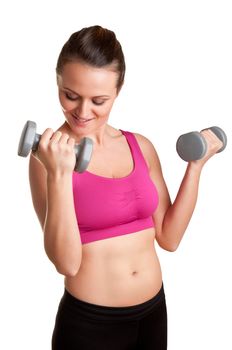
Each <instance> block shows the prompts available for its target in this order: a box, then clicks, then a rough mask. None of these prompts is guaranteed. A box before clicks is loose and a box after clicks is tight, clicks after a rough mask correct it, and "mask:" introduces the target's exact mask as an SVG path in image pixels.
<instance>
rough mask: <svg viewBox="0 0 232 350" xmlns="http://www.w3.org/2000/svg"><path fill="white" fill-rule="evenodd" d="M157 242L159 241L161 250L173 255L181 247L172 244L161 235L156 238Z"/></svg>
mask: <svg viewBox="0 0 232 350" xmlns="http://www.w3.org/2000/svg"><path fill="white" fill-rule="evenodd" d="M156 241H157V243H158V245H159V247H160V248H162V249H164V250H166V251H167V252H171V253H174V252H175V251H176V250H177V248H178V246H179V244H178V243H177V242H170V241H168V240H167V239H164V237H163V236H162V235H159V236H158V237H156Z"/></svg>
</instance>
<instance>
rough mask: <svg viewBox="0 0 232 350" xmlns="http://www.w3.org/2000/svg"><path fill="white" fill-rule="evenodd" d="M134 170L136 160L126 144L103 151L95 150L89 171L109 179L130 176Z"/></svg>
mask: <svg viewBox="0 0 232 350" xmlns="http://www.w3.org/2000/svg"><path fill="white" fill-rule="evenodd" d="M133 169H134V160H133V157H132V154H131V151H130V149H129V146H128V145H126V144H123V145H120V146H119V147H118V146H117V147H111V148H110V149H107V150H104V152H102V151H98V150H94V151H93V154H92V157H91V161H90V163H89V166H88V169H87V171H88V172H89V173H92V174H95V175H98V176H103V177H107V178H122V177H125V176H128V175H129V174H130V173H131V172H132V171H133Z"/></svg>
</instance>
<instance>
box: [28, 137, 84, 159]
mask: <svg viewBox="0 0 232 350" xmlns="http://www.w3.org/2000/svg"><path fill="white" fill-rule="evenodd" d="M40 139H41V135H40V134H35V139H34V142H33V145H32V148H31V150H32V151H36V150H37V148H38V145H39V142H40ZM83 140H85V138H83V139H82V141H81V143H80V144H78V145H77V144H75V146H74V152H75V155H76V157H78V155H79V153H80V149H81V146H80V145H82V143H83Z"/></svg>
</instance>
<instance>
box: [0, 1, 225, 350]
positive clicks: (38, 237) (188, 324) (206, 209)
mask: <svg viewBox="0 0 232 350" xmlns="http://www.w3.org/2000/svg"><path fill="white" fill-rule="evenodd" d="M231 18H232V9H231V2H230V1H229V0H228V1H225V0H217V1H216V0H215V1H214V0H194V1H186V0H182V1H181V0H178V1H173V0H169V1H167V0H166V1H165V0H162V1H161V0H160V1H147V0H143V1H139V2H138V1H126V0H124V1H122V2H120V1H114V2H113V1H109V0H107V1H103V0H98V1H84V0H83V1H77V0H76V1H68V0H66V1H56V2H53V1H50V2H49V1H41V0H40V1H38V2H35V1H29V0H28V1H26V0H22V1H10V0H9V1H7V2H5V4H4V2H1V8H0V24H1V28H0V29H1V30H0V35H1V38H0V39H1V41H0V45H1V55H0V60H1V65H0V69H1V84H0V89H1V91H0V96H1V105H2V107H1V137H0V142H1V147H0V152H1V202H2V206H1V214H2V215H1V245H0V247H1V254H0V258H1V261H0V267H1V297H0V303H1V304H0V321H1V325H0V330H1V339H0V342H1V343H0V348H1V349H4V350H8V349H24V350H26V349H28V350H29V349H30V350H31V349H33V350H41V349H43V350H47V349H50V339H51V334H52V330H53V326H54V320H55V315H56V312H57V306H58V303H59V300H60V297H61V295H62V293H63V276H61V275H59V274H58V273H57V272H56V270H55V268H54V266H53V265H52V264H51V263H50V261H49V260H48V258H47V256H46V254H45V252H44V248H43V239H42V237H43V235H42V232H41V229H40V225H39V222H38V219H37V217H36V215H35V212H34V209H33V207H32V202H31V197H30V189H29V183H28V158H26V159H25V158H21V157H18V156H17V147H18V141H19V137H20V134H21V130H22V127H23V125H24V123H25V122H26V120H28V119H30V120H34V121H36V122H37V126H38V132H39V133H41V132H43V131H44V129H45V128H46V127H52V128H54V129H55V128H57V127H58V126H59V125H60V124H61V123H62V122H63V120H64V119H63V114H62V112H61V109H60V106H59V103H58V98H57V88H56V81H55V65H56V60H57V57H58V54H59V52H60V49H61V47H62V45H63V44H64V42H65V41H66V40H67V39H68V38H69V36H70V35H71V33H73V32H74V31H77V30H79V29H81V28H82V27H84V26H89V25H94V24H100V25H102V26H105V27H107V28H109V29H112V30H114V31H115V32H116V34H117V37H118V39H119V41H120V42H121V44H122V46H123V49H124V54H125V57H126V63H127V74H126V82H125V85H124V87H123V90H122V91H121V94H120V96H119V98H118V100H117V102H116V104H115V106H114V109H113V111H112V115H111V119H110V124H111V125H113V126H114V127H116V128H121V129H124V130H130V131H134V132H139V133H141V134H143V135H145V136H146V137H148V138H149V139H150V140H151V141H152V142H153V144H154V146H155V147H156V149H157V151H158V154H159V156H160V160H161V164H162V168H163V172H164V176H165V179H166V182H167V185H168V188H169V191H170V194H171V197H172V200H174V199H175V196H176V193H177V191H178V188H179V185H180V182H181V180H182V177H183V175H184V171H185V168H186V163H185V162H183V161H182V160H181V159H180V158H179V157H178V155H177V154H176V151H175V143H176V139H177V137H178V136H179V135H180V134H182V133H185V132H188V131H192V130H201V129H203V128H205V127H209V126H212V125H219V126H221V127H222V128H223V129H224V130H225V131H226V133H227V136H228V146H227V148H226V150H225V151H224V152H223V153H221V154H219V155H216V156H215V157H213V158H212V159H211V160H210V161H209V162H208V164H206V166H205V168H204V169H203V172H202V177H201V183H200V191H199V198H198V203H197V207H196V210H195V212H194V215H193V218H192V220H191V223H190V225H189V227H188V229H187V231H186V233H185V236H184V238H183V240H182V242H181V244H180V246H179V248H178V250H177V251H176V252H175V253H169V252H166V251H164V250H162V249H161V248H159V247H157V250H158V254H159V257H160V261H161V264H162V269H163V279H164V285H165V292H166V298H167V307H168V327H169V333H168V344H169V346H168V349H169V350H186V349H188V350H195V349H198V350H205V349H223V350H227V349H231V348H232V339H231V335H230V331H231V321H232V320H231V318H232V317H231V314H232V301H231V294H232V286H231V266H232V261H231V260H232V259H231V245H230V242H231V234H232V230H231V218H232V215H231V198H232V189H231V178H232V173H231V131H232V122H231V116H232V106H231V96H232V64H231V62H232V49H231V36H232V21H231ZM180 219H181V218H180ZM3 344H4V345H3Z"/></svg>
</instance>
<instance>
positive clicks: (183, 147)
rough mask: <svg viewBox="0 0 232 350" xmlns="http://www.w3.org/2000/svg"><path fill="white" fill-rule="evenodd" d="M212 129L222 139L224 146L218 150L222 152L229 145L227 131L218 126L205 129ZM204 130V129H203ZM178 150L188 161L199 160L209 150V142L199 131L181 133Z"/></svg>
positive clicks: (177, 144) (177, 145)
mask: <svg viewBox="0 0 232 350" xmlns="http://www.w3.org/2000/svg"><path fill="white" fill-rule="evenodd" d="M208 129H209V130H212V131H213V132H214V134H215V135H216V136H217V137H218V138H219V139H220V140H221V141H222V143H223V146H222V148H221V149H220V150H219V151H218V152H217V153H219V152H222V151H223V150H224V149H225V148H226V145H227V136H226V134H225V132H224V131H223V130H222V129H221V128H219V127H218V126H212V127H211V128H207V129H203V130H208ZM203 130H202V131H203ZM176 150H177V153H178V154H179V156H180V157H181V158H182V159H183V160H185V161H186V162H190V161H193V160H198V159H201V158H203V157H204V155H205V153H206V151H207V142H206V140H205V138H204V136H203V135H202V134H201V133H200V132H198V131H192V132H189V133H187V134H183V135H181V136H180V137H179V138H178V140H177V142H176Z"/></svg>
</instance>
